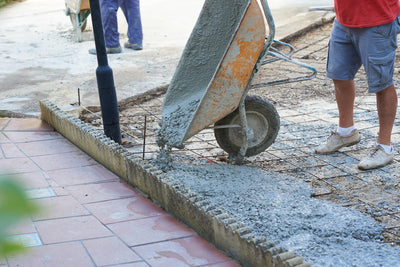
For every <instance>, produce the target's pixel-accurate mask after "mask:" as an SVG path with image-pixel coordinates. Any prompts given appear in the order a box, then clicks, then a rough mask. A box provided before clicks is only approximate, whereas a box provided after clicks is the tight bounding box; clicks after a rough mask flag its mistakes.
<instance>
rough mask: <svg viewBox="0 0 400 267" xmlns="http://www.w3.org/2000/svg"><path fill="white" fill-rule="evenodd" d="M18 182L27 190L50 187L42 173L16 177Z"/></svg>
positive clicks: (23, 174)
mask: <svg viewBox="0 0 400 267" xmlns="http://www.w3.org/2000/svg"><path fill="white" fill-rule="evenodd" d="M14 178H15V180H17V181H18V182H19V183H20V184H21V185H22V186H23V187H24V188H26V189H37V188H46V187H49V184H48V182H47V181H46V179H45V177H44V175H43V173H42V172H28V173H21V174H18V175H15V177H14Z"/></svg>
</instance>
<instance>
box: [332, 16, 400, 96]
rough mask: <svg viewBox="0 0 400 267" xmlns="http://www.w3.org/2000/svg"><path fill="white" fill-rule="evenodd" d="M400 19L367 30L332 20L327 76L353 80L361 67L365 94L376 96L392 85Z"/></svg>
mask: <svg viewBox="0 0 400 267" xmlns="http://www.w3.org/2000/svg"><path fill="white" fill-rule="evenodd" d="M399 31H400V16H399V17H397V18H396V19H395V20H394V21H393V22H391V23H388V24H384V25H380V26H375V27H368V28H348V27H345V26H343V25H341V24H340V23H339V22H338V21H337V20H335V22H334V24H333V28H332V33H331V39H330V41H329V50H328V61H327V77H328V78H331V79H335V80H353V79H354V77H355V75H356V73H357V72H358V70H359V69H360V67H361V66H364V69H365V72H366V75H367V81H368V91H369V92H370V93H377V92H379V91H382V90H384V89H386V88H387V87H389V86H390V85H392V84H393V72H394V61H395V59H396V48H397V34H398V33H399Z"/></svg>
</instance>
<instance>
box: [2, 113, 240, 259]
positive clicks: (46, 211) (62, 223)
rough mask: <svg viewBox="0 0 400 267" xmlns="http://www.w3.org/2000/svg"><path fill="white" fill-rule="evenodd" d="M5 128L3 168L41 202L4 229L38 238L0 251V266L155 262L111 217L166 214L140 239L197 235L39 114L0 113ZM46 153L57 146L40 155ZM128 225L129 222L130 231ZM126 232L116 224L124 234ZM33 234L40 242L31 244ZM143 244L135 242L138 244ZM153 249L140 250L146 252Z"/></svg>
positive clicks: (207, 255) (207, 254) (212, 252)
mask: <svg viewBox="0 0 400 267" xmlns="http://www.w3.org/2000/svg"><path fill="white" fill-rule="evenodd" d="M14 120H15V121H16V122H14ZM19 120H21V121H19ZM0 136H1V138H0V144H1V147H0V172H5V171H7V172H9V173H13V174H14V175H13V176H12V177H13V178H14V179H16V180H17V181H18V182H20V184H21V185H22V186H23V187H24V188H25V189H26V190H27V191H26V192H27V193H29V195H30V196H31V197H34V199H32V200H31V201H32V202H34V203H36V204H38V205H39V206H40V207H41V208H42V209H41V212H40V213H38V214H36V215H34V216H32V219H30V218H27V219H25V220H23V221H21V222H19V223H18V224H15V225H13V227H12V228H11V229H9V230H8V231H7V234H8V235H10V237H11V238H13V239H15V240H20V241H21V242H24V243H23V244H25V245H27V246H32V245H34V246H33V247H29V248H28V251H27V253H26V254H21V255H17V256H13V257H8V258H7V259H0V267H10V266H33V267H36V266H71V267H78V266H85V267H86V266H105V265H112V266H121V267H129V266H131V267H144V266H146V267H148V266H150V265H149V262H147V261H146V260H145V259H143V258H142V257H140V256H139V255H138V254H137V253H136V252H135V251H134V250H133V248H132V247H130V246H129V244H127V243H126V242H124V241H123V239H121V238H120V237H119V236H118V235H117V234H116V233H114V232H112V231H111V230H110V229H109V228H108V226H107V224H108V225H113V223H114V225H115V223H128V225H129V222H133V224H135V221H138V220H140V219H141V220H148V221H146V222H157V220H156V219H154V218H155V217H157V218H161V219H160V220H158V222H159V224H158V225H155V224H154V225H153V227H154V229H153V228H152V227H147V228H146V227H142V228H140V229H137V230H138V232H137V233H136V238H139V239H145V238H146V237H147V236H150V237H153V239H152V240H153V241H154V242H155V244H156V243H157V242H158V241H157V238H156V237H157V235H158V234H161V236H163V237H164V238H161V239H163V240H162V242H165V239H169V238H177V237H179V238H181V237H186V236H196V237H198V235H197V234H196V233H195V232H193V231H192V230H190V229H189V228H187V227H186V226H184V225H181V224H180V222H179V221H177V220H175V219H173V218H172V217H171V216H170V215H168V214H167V213H166V212H165V211H163V210H162V209H161V208H159V207H158V206H156V205H155V204H154V203H152V202H151V201H150V200H149V199H147V198H146V197H144V196H143V195H141V194H140V193H139V192H137V191H136V190H135V189H134V188H132V187H130V186H128V185H127V184H126V183H125V182H124V181H122V180H120V178H119V177H118V176H117V175H115V174H113V173H112V172H110V171H109V170H108V169H106V168H105V167H103V166H102V165H100V164H98V163H97V162H96V161H95V160H93V159H92V158H91V157H90V156H88V155H86V154H85V153H83V152H82V151H80V150H79V149H76V148H75V147H74V146H72V145H71V144H70V143H69V141H68V140H66V139H65V138H64V137H62V136H61V135H60V134H58V133H56V132H54V131H53V130H52V129H51V127H49V126H48V125H47V124H46V123H43V122H42V121H40V120H39V119H8V118H7V119H4V118H0ZM4 144H6V146H3V145H4ZM48 146H53V147H50V148H49V147H48ZM10 147H13V148H18V149H20V150H21V154H18V157H15V156H16V154H13V153H11V152H10V151H11V150H10ZM42 148H44V149H43V150H42V151H40V150H41V149H42ZM35 149H36V150H38V151H35ZM43 151H46V152H43ZM24 152H25V153H24ZM41 153H53V154H52V155H45V156H37V155H40V154H41ZM46 192H47V193H49V192H51V195H48V194H44V193H46ZM165 217H166V218H168V219H166V218H165ZM118 226H119V225H115V226H114V227H115V228H116V229H117V230H116V231H117V232H118V230H121V229H122V227H118ZM160 227H161V228H160ZM130 231H131V229H129V228H128V231H127V233H131V232H130ZM127 233H123V232H119V234H121V235H122V236H126V235H127ZM35 240H36V241H39V243H38V242H36V243H35V244H33V242H32V241H35ZM192 242H201V244H202V245H204V242H205V241H204V240H203V239H201V238H197V239H196V240H192ZM146 244H147V243H146ZM186 245H187V246H188V248H187V251H189V252H190V253H196V252H195V251H192V250H191V249H192V248H193V246H194V245H193V244H186ZM140 247H141V245H136V246H135V249H138V248H140ZM148 249H149V247H147V248H145V249H144V250H142V251H147V252H149V251H148ZM220 256H221V252H220V251H218V250H217V249H216V248H215V247H213V246H212V245H209V248H208V249H207V250H204V254H203V255H201V256H200V257H199V258H204V259H205V261H209V259H212V258H215V257H216V258H218V257H220ZM168 261H169V257H168V255H164V256H159V257H158V262H161V264H163V263H162V262H164V263H166V262H168ZM224 261H225V262H223V263H222V264H218V266H226V267H228V266H238V265H236V263H235V262H234V261H232V260H231V259H229V258H227V257H226V258H225V259H224ZM163 266H166V265H163ZM210 266H212V265H210Z"/></svg>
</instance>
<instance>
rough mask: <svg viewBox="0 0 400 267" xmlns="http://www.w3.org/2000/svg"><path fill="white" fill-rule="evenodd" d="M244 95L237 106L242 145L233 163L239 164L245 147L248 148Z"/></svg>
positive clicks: (244, 153)
mask: <svg viewBox="0 0 400 267" xmlns="http://www.w3.org/2000/svg"><path fill="white" fill-rule="evenodd" d="M244 99H245V97H244V98H243V99H242V100H241V101H240V106H239V115H240V124H241V127H242V138H243V142H242V147H241V148H240V150H239V154H238V155H237V156H236V158H235V160H234V162H233V163H234V164H237V165H240V164H242V163H243V160H244V157H245V156H246V152H247V148H248V146H249V145H248V138H247V137H248V127H247V117H246V107H245V104H244Z"/></svg>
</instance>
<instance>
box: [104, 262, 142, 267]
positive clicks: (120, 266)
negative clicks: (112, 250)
mask: <svg viewBox="0 0 400 267" xmlns="http://www.w3.org/2000/svg"><path fill="white" fill-rule="evenodd" d="M112 267H149V265H148V264H147V263H145V262H143V261H141V262H132V263H126V264H117V265H113V266H112Z"/></svg>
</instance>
